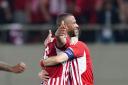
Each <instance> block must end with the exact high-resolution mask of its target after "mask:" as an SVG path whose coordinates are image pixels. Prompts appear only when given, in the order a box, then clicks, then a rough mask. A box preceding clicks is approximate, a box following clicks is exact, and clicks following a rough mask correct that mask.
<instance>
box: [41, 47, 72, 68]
mask: <svg viewBox="0 0 128 85" xmlns="http://www.w3.org/2000/svg"><path fill="white" fill-rule="evenodd" d="M72 59H74V53H73V51H72V50H71V49H70V48H68V49H67V50H66V51H65V52H62V53H61V54H60V55H57V56H52V57H49V58H47V59H44V60H41V66H53V65H57V64H59V63H63V62H65V61H67V60H72Z"/></svg>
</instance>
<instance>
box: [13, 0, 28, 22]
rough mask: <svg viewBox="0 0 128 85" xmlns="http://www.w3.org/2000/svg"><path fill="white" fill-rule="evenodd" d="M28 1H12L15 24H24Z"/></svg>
mask: <svg viewBox="0 0 128 85" xmlns="http://www.w3.org/2000/svg"><path fill="white" fill-rule="evenodd" d="M27 1H28V0H13V6H14V8H13V10H14V14H13V19H14V20H13V22H15V23H26V22H27V17H26V6H27Z"/></svg>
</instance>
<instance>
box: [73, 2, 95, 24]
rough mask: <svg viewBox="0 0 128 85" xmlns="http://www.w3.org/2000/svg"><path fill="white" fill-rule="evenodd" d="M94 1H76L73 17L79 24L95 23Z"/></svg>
mask: <svg viewBox="0 0 128 85" xmlns="http://www.w3.org/2000/svg"><path fill="white" fill-rule="evenodd" d="M95 4H96V0H76V7H75V15H76V17H77V19H78V22H79V23H80V24H87V23H92V24H94V23H95V22H96V12H95Z"/></svg>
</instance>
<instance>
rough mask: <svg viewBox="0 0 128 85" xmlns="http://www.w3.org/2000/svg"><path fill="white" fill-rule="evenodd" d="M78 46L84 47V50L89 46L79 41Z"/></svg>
mask: <svg viewBox="0 0 128 85" xmlns="http://www.w3.org/2000/svg"><path fill="white" fill-rule="evenodd" d="M77 44H78V46H81V47H84V48H88V46H87V44H86V43H85V42H83V41H78V43H77Z"/></svg>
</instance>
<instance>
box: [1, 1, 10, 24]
mask: <svg viewBox="0 0 128 85" xmlns="http://www.w3.org/2000/svg"><path fill="white" fill-rule="evenodd" d="M11 18H12V15H11V11H10V7H9V4H8V2H7V1H6V0H0V24H4V23H8V22H10V21H11Z"/></svg>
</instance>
